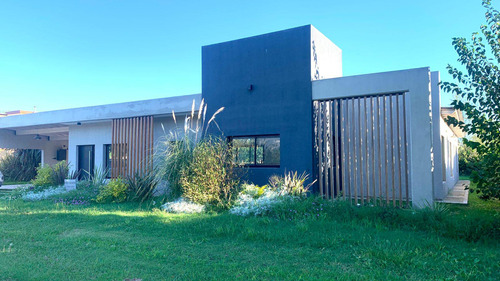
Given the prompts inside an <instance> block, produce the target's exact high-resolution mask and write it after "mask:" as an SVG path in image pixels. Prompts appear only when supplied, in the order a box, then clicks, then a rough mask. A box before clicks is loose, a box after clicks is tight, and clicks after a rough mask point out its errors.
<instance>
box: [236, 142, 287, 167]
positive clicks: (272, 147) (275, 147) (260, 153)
mask: <svg viewBox="0 0 500 281" xmlns="http://www.w3.org/2000/svg"><path fill="white" fill-rule="evenodd" d="M229 141H230V142H231V145H232V147H233V152H234V161H235V162H236V163H237V164H238V165H242V166H253V167H259V166H260V167H279V166H280V137H279V136H276V135H274V136H250V137H231V138H229Z"/></svg>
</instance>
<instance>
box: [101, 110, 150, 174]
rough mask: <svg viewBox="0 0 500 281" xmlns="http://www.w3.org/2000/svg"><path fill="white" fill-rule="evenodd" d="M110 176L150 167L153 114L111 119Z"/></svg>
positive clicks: (132, 172)
mask: <svg viewBox="0 0 500 281" xmlns="http://www.w3.org/2000/svg"><path fill="white" fill-rule="evenodd" d="M111 132H112V136H111V142H112V143H111V177H112V178H117V177H128V176H134V175H135V174H136V173H139V174H141V173H144V172H146V171H148V170H150V169H152V167H153V166H152V163H153V142H154V140H153V116H141V117H131V118H120V119H113V121H112V128H111Z"/></svg>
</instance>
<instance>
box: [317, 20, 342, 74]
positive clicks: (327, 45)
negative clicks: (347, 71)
mask: <svg viewBox="0 0 500 281" xmlns="http://www.w3.org/2000/svg"><path fill="white" fill-rule="evenodd" d="M335 77H342V50H341V49H340V48H339V47H337V45H335V44H334V43H333V42H332V41H331V40H330V39H328V38H327V37H326V36H325V35H323V34H322V33H321V32H319V31H318V30H317V29H316V28H315V27H314V26H311V81H315V80H320V79H329V78H335Z"/></svg>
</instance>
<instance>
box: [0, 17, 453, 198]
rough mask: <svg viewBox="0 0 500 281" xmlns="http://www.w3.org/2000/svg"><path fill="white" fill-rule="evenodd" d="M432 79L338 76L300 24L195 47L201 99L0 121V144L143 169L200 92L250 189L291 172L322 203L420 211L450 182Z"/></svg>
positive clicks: (435, 77)
mask: <svg viewBox="0 0 500 281" xmlns="http://www.w3.org/2000/svg"><path fill="white" fill-rule="evenodd" d="M438 83H439V73H437V72H431V71H430V69H429V68H427V67H423V68H416V69H407V70H401V71H392V72H384V73H373V74H366V75H357V76H347V77H344V76H343V75H342V50H341V49H340V48H339V47H337V46H336V45H335V44H334V43H332V42H331V41H330V40H329V39H328V38H326V37H325V36H324V35H323V34H321V33H320V32H319V31H318V30H316V29H315V28H314V27H313V26H311V25H306V26H302V27H297V28H292V29H288V30H283V31H278V32H274V33H269V34H264V35H259V36H254V37H249V38H243V39H239V40H234V41H229V42H224V43H220V44H214V45H209V46H204V47H202V94H196V95H187V96H178V97H170V98H162V99H155V100H143V101H137V102H128V103H120V104H109V105H101V106H92V107H85V108H75V109H65V110H57V111H50V112H38V113H32V114H28V115H17V116H8V117H2V118H0V147H3V148H32V149H40V150H42V153H43V156H42V158H43V162H44V163H46V164H54V163H56V162H57V161H60V160H65V159H66V160H68V161H69V162H70V163H72V164H73V165H74V168H76V169H82V170H90V171H92V170H93V168H94V167H104V168H109V169H110V170H111V171H112V175H114V176H117V175H123V174H130V173H133V172H134V171H137V170H144V169H148V167H150V165H151V158H152V151H153V150H154V146H155V143H156V142H157V141H158V140H160V139H161V137H162V136H163V135H164V130H167V131H168V130H170V129H175V124H174V122H173V119H172V111H173V110H174V111H175V113H176V116H177V119H183V117H182V116H183V115H187V114H189V113H190V112H191V108H192V102H193V100H194V102H195V104H196V105H199V103H200V102H201V100H202V99H204V101H205V102H206V103H207V104H208V113H207V115H208V116H211V114H213V113H214V112H215V111H216V110H217V109H219V108H221V107H224V108H225V110H224V111H223V113H221V114H219V115H218V116H217V123H218V125H219V127H220V129H221V131H222V133H221V131H219V130H217V129H215V128H213V127H212V130H211V131H210V132H211V133H212V134H223V135H224V137H227V139H228V140H229V141H231V142H232V144H233V147H234V148H235V152H236V156H235V160H236V161H238V162H239V163H242V164H244V165H246V166H248V177H249V180H251V181H253V182H255V183H257V184H264V183H265V182H266V181H267V179H268V178H269V176H271V175H273V174H283V173H284V172H285V171H298V172H299V173H301V172H305V173H307V174H309V175H311V176H312V177H313V178H314V179H316V180H317V182H316V184H315V191H316V192H318V193H320V194H322V195H324V196H326V197H329V198H335V197H348V198H353V199H355V200H356V201H358V200H359V201H360V202H361V203H363V202H367V201H370V200H372V201H373V200H375V199H376V200H381V201H386V202H387V203H389V204H401V205H402V204H407V203H408V202H410V201H412V202H413V204H414V205H416V206H422V205H424V204H426V202H429V203H430V202H433V201H434V200H439V199H442V198H443V197H444V196H445V195H446V189H448V188H449V187H450V186H453V185H454V183H455V182H456V180H457V179H458V174H457V173H458V169H457V168H456V159H457V149H456V148H457V142H456V141H455V139H454V138H455V137H460V136H461V135H460V134H457V133H455V131H453V130H454V129H453V128H450V127H448V126H447V125H446V124H445V123H444V121H443V118H442V117H441V109H440V104H439V100H440V92H439V87H438ZM196 108H197V106H196ZM443 110H445V109H443ZM443 112H445V111H443ZM446 112H448V111H446ZM449 114H455V113H449ZM456 114H460V113H456ZM455 130H456V128H455ZM450 132H452V133H453V135H452V134H449V133H450ZM443 143H444V145H443ZM443 151H444V152H443ZM66 152H67V154H66ZM450 159H453V161H454V162H453V161H451V160H450ZM452 162H453V163H455V164H453V165H454V166H453V165H451V166H450V163H452ZM442 163H445V164H442ZM450 169H452V171H451V170H450ZM444 170H446V173H445V172H444ZM451 174H453V177H448V175H451ZM445 175H446V179H445V178H444V177H445Z"/></svg>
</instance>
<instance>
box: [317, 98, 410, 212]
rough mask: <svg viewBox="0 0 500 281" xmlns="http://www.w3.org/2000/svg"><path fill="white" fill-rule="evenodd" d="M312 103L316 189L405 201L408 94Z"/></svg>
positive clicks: (368, 200) (357, 198) (361, 199)
mask: <svg viewBox="0 0 500 281" xmlns="http://www.w3.org/2000/svg"><path fill="white" fill-rule="evenodd" d="M313 107H314V110H313V119H314V134H315V139H314V145H315V147H314V151H315V162H316V168H315V170H316V171H315V173H316V179H317V180H318V187H319V193H320V194H321V195H322V196H324V197H326V198H330V199H333V198H338V197H342V198H344V199H349V200H352V201H353V202H354V203H355V204H358V203H359V204H374V205H375V204H377V205H378V204H383V205H389V204H390V205H393V206H399V207H406V206H408V205H409V201H410V188H409V179H408V178H409V171H408V141H407V140H408V137H407V134H408V132H407V127H408V126H407V117H406V112H407V110H406V93H395V94H384V95H374V96H363V97H349V98H339V99H332V100H323V101H314V103H313Z"/></svg>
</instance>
